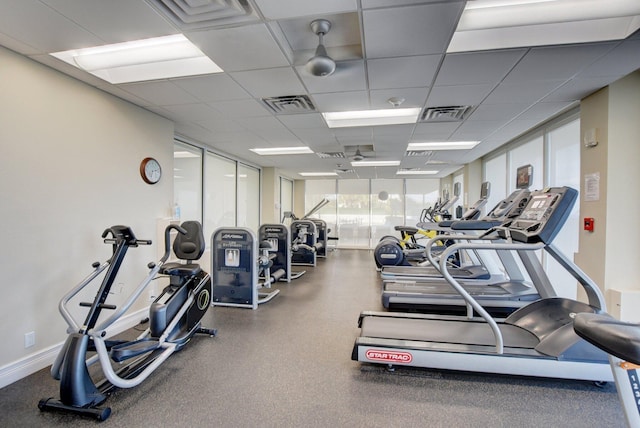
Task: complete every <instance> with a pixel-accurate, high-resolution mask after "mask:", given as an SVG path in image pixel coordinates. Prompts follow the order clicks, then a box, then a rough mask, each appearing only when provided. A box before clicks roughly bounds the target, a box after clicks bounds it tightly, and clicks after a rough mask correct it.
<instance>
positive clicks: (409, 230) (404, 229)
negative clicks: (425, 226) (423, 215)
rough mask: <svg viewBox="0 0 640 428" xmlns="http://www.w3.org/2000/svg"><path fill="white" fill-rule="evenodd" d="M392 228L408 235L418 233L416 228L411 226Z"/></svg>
mask: <svg viewBox="0 0 640 428" xmlns="http://www.w3.org/2000/svg"><path fill="white" fill-rule="evenodd" d="M394 229H395V230H397V231H398V232H404V233H406V234H409V235H415V234H416V233H418V228H416V227H411V226H395V227H394Z"/></svg>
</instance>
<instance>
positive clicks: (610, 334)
mask: <svg viewBox="0 0 640 428" xmlns="http://www.w3.org/2000/svg"><path fill="white" fill-rule="evenodd" d="M573 329H574V330H575V332H576V334H577V335H578V336H580V337H582V338H583V339H584V340H586V341H587V342H589V343H591V344H592V345H595V346H597V347H598V348H600V349H602V350H603V351H605V352H607V353H609V354H611V355H614V356H616V357H618V358H620V359H622V360H625V361H628V362H630V363H633V364H640V324H635V323H630V322H624V321H619V320H617V319H615V318H613V317H612V316H610V315H608V314H590V313H579V314H576V317H575V319H574V320H573Z"/></svg>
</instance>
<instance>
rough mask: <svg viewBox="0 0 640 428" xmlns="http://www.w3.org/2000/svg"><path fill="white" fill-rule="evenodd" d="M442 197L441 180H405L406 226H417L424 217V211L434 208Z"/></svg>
mask: <svg viewBox="0 0 640 428" xmlns="http://www.w3.org/2000/svg"><path fill="white" fill-rule="evenodd" d="M439 196H440V179H436V178H424V179H407V180H405V195H404V203H405V209H404V212H405V220H404V224H405V226H415V225H416V224H417V223H418V222H419V221H420V217H421V215H422V210H424V209H427V208H429V207H432V206H433V205H434V204H435V203H436V202H437V201H438V197H439Z"/></svg>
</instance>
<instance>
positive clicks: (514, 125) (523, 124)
mask: <svg viewBox="0 0 640 428" xmlns="http://www.w3.org/2000/svg"><path fill="white" fill-rule="evenodd" d="M538 123H540V120H538V119H522V120H520V119H518V120H513V121H511V122H509V123H507V124H506V125H504V126H503V127H501V128H499V129H497V130H496V131H495V132H493V133H492V134H491V135H490V136H489V137H488V138H487V140H489V141H496V140H498V141H502V142H503V143H506V142H507V141H509V140H512V139H514V138H516V137H518V136H519V135H521V134H523V133H525V132H526V131H527V130H529V129H531V128H533V127H534V126H536V125H537V124H538Z"/></svg>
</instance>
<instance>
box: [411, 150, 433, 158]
mask: <svg viewBox="0 0 640 428" xmlns="http://www.w3.org/2000/svg"><path fill="white" fill-rule="evenodd" d="M432 155H433V151H432V150H407V151H406V152H405V156H408V157H420V156H423V157H426V156H432Z"/></svg>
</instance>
